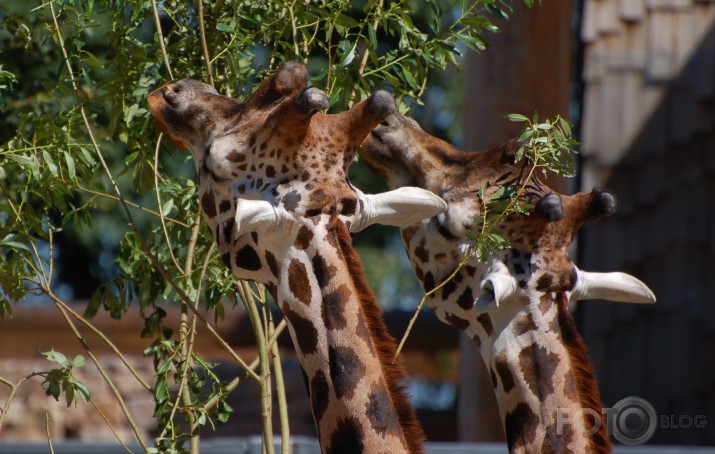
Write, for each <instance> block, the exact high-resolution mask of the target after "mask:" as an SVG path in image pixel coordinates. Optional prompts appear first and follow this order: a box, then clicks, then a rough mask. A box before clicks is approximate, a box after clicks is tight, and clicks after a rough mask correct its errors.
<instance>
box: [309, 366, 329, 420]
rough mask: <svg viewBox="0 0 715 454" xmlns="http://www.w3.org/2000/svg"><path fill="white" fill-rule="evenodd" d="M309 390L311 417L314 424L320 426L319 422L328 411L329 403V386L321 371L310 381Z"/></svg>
mask: <svg viewBox="0 0 715 454" xmlns="http://www.w3.org/2000/svg"><path fill="white" fill-rule="evenodd" d="M309 389H310V406H311V408H312V409H313V417H314V418H315V421H316V423H318V425H320V421H321V420H322V419H323V415H324V414H325V411H326V410H327V409H328V402H330V385H329V384H328V379H327V378H325V374H324V373H323V371H322V370H319V371H318V372H316V374H315V376H314V377H313V378H312V379H311V380H310V387H309Z"/></svg>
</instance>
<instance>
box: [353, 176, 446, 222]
mask: <svg viewBox="0 0 715 454" xmlns="http://www.w3.org/2000/svg"><path fill="white" fill-rule="evenodd" d="M362 201H363V204H364V210H363V211H362V213H360V214H357V215H356V216H355V220H354V221H353V223H352V224H351V227H350V230H351V231H352V232H359V231H360V230H362V229H364V228H365V227H367V226H369V225H372V224H378V223H379V224H385V225H392V226H396V227H407V226H410V225H412V224H416V223H417V222H419V221H421V220H423V219H427V218H431V217H432V216H436V215H438V214H440V213H444V212H445V211H446V210H447V203H446V202H445V201H444V200H442V199H441V198H440V197H439V196H437V195H435V194H433V193H431V192H430V191H427V190H425V189H421V188H414V187H409V186H407V187H402V188H399V189H395V190H393V191H387V192H383V193H382V194H367V195H365V196H364V198H363V199H362Z"/></svg>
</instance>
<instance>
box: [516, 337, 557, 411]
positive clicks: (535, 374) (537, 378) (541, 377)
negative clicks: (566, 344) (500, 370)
mask: <svg viewBox="0 0 715 454" xmlns="http://www.w3.org/2000/svg"><path fill="white" fill-rule="evenodd" d="M559 362H560V359H559V357H558V355H556V354H555V353H552V352H550V351H548V350H547V349H545V348H544V347H542V346H541V345H537V344H531V345H529V346H528V347H526V348H524V349H522V350H521V352H520V353H519V367H520V368H521V374H522V376H523V377H524V380H525V381H526V384H527V385H529V388H530V389H531V392H532V393H534V396H536V398H537V399H539V400H541V401H543V400H544V399H546V397H548V396H550V395H551V394H553V393H554V372H555V371H556V367H557V366H558V365H559Z"/></svg>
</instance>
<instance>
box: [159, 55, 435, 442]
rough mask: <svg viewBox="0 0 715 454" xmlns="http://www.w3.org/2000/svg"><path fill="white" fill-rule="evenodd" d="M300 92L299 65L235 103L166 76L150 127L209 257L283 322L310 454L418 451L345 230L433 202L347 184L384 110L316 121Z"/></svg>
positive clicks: (419, 193)
mask: <svg viewBox="0 0 715 454" xmlns="http://www.w3.org/2000/svg"><path fill="white" fill-rule="evenodd" d="M307 83H308V75H307V70H306V68H305V66H304V65H302V64H300V63H297V62H284V63H282V64H281V66H280V67H279V68H278V70H277V71H276V72H275V74H274V75H273V76H271V77H270V78H268V79H267V80H266V81H264V82H263V83H262V84H261V85H260V86H259V87H258V88H257V90H256V92H255V93H254V94H253V95H252V96H250V97H249V98H248V99H247V100H246V101H245V102H241V101H239V100H236V99H233V98H230V97H226V96H222V95H220V94H218V93H217V91H216V90H215V89H214V88H213V87H211V86H210V85H207V84H204V83H202V82H198V81H194V80H179V81H173V82H169V83H167V84H165V85H163V86H162V87H160V88H158V89H157V90H155V91H154V92H152V93H151V94H150V95H149V97H148V106H149V111H150V113H151V114H152V115H153V116H154V117H155V120H156V123H157V126H158V129H159V130H161V131H162V132H163V133H164V134H165V135H166V136H167V137H168V138H169V139H170V140H171V142H172V143H173V144H174V145H175V146H177V147H179V148H183V149H188V150H189V151H190V152H191V154H192V155H193V158H194V161H195V164H196V169H197V174H198V181H199V192H200V204H201V208H202V212H203V217H204V219H205V221H206V223H207V224H208V226H209V228H210V230H211V232H212V234H213V236H214V239H215V241H216V243H217V245H218V248H219V251H220V254H221V257H222V260H223V262H224V263H225V265H226V266H227V267H229V268H230V269H231V271H232V273H233V274H235V275H236V276H238V277H239V278H241V279H247V280H254V281H256V282H260V283H263V284H265V286H266V288H267V289H268V291H269V292H270V293H271V294H272V296H273V298H274V299H275V301H276V302H277V304H278V306H279V307H280V309H281V311H282V312H283V314H284V316H285V317H286V319H287V321H288V328H289V332H290V334H291V337H292V339H293V343H294V345H295V347H296V352H297V354H298V359H299V361H300V363H301V366H302V369H303V372H304V378H305V381H306V386H307V388H308V392H309V397H310V405H311V410H312V413H313V418H314V422H315V424H316V427H317V431H318V437H319V441H320V444H321V448H322V450H323V452H326V453H338V452H340V453H343V452H345V453H352V452H355V453H359V452H366V453H373V452H374V453H377V452H396V453H397V452H399V453H402V452H410V453H417V452H422V447H421V445H422V441H423V438H424V436H423V433H422V429H421V427H420V426H419V424H418V422H417V420H416V417H415V413H414V409H413V408H412V407H411V405H410V403H409V401H408V399H407V397H406V394H405V390H404V389H403V385H402V383H401V382H402V380H403V379H404V378H405V372H404V369H403V367H402V365H401V364H400V363H399V362H395V361H394V355H395V350H396V349H395V343H394V340H393V339H392V338H391V337H390V335H389V333H388V332H387V329H386V327H385V324H384V322H383V320H382V318H381V310H380V307H379V305H378V304H377V302H376V298H375V295H374V294H373V293H372V291H371V290H370V288H369V287H368V285H367V283H366V279H365V273H364V270H363V268H362V264H361V262H360V260H359V257H358V256H357V254H356V253H355V251H354V250H353V248H352V246H351V240H350V236H349V230H350V229H351V228H353V229H361V228H364V227H366V226H368V225H370V224H372V223H375V222H381V223H386V224H389V225H396V226H402V225H409V224H413V223H415V222H417V221H418V220H420V219H423V218H426V217H430V216H433V215H436V214H438V213H440V212H442V211H444V210H445V209H446V204H445V203H444V201H442V200H441V199H440V198H439V197H437V196H435V195H434V194H432V193H431V192H429V191H426V190H423V189H420V188H400V189H398V190H396V191H390V192H387V193H384V194H376V195H370V194H367V195H366V194H363V193H362V192H360V191H359V190H357V189H356V188H354V187H353V186H352V185H351V184H350V182H349V181H348V178H347V168H348V166H349V165H350V163H351V162H352V161H353V158H354V156H355V153H356V149H357V147H358V146H359V144H360V143H361V142H362V140H363V138H364V137H365V136H366V135H367V134H368V133H369V131H370V130H371V129H372V128H373V127H375V126H376V125H377V124H378V123H379V122H380V121H381V120H382V119H383V118H384V117H386V116H387V115H389V114H391V113H392V112H393V111H394V101H393V99H392V97H391V96H390V95H389V94H388V93H387V92H384V91H377V92H375V93H373V94H372V95H371V96H370V97H369V98H368V99H366V100H364V101H362V102H360V103H358V104H356V105H355V106H353V107H352V108H351V109H350V110H349V111H346V112H343V113H340V114H334V115H328V114H324V113H322V112H320V111H321V110H324V109H325V108H326V107H327V105H328V98H327V96H326V95H325V93H323V92H322V91H320V90H318V89H317V88H306V86H307Z"/></svg>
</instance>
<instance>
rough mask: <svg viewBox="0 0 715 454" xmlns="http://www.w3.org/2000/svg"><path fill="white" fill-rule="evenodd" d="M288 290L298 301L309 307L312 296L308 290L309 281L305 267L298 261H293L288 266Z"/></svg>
mask: <svg viewBox="0 0 715 454" xmlns="http://www.w3.org/2000/svg"><path fill="white" fill-rule="evenodd" d="M288 288H289V289H290V291H291V293H292V294H293V296H295V297H296V298H297V299H298V301H300V302H301V303H303V304H305V305H306V306H308V305H310V301H311V300H312V298H313V294H312V292H311V290H310V281H309V280H308V272H307V271H306V269H305V265H303V262H301V261H300V260H298V259H293V260H291V262H290V265H288Z"/></svg>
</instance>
